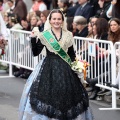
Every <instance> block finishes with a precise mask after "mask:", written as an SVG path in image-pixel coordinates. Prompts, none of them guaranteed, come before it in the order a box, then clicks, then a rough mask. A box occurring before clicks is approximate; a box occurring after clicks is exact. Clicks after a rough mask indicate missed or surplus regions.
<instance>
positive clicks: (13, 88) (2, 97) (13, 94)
mask: <svg viewBox="0 0 120 120" xmlns="http://www.w3.org/2000/svg"><path fill="white" fill-rule="evenodd" d="M2 75H3V74H2ZM0 76H1V74H0ZM24 84H25V80H24V79H20V78H14V77H13V78H0V120H18V106H19V101H20V97H21V94H22V90H23V87H24ZM90 105H91V107H92V110H93V114H94V117H95V120H120V110H119V111H115V110H114V111H100V110H99V109H98V108H101V107H102V108H103V107H110V106H111V104H110V103H105V102H100V101H90Z"/></svg>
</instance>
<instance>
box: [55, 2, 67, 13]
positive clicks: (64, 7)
mask: <svg viewBox="0 0 120 120" xmlns="http://www.w3.org/2000/svg"><path fill="white" fill-rule="evenodd" d="M57 4H58V8H59V9H60V10H61V11H62V12H63V13H64V14H65V15H66V12H67V9H68V7H69V2H68V0H58V2H57Z"/></svg>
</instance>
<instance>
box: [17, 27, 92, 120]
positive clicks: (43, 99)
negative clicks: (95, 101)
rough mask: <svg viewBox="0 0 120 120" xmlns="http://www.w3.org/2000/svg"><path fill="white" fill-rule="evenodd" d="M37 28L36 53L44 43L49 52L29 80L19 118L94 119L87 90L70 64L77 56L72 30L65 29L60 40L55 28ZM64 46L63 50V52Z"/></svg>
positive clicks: (35, 29) (45, 119)
mask: <svg viewBox="0 0 120 120" xmlns="http://www.w3.org/2000/svg"><path fill="white" fill-rule="evenodd" d="M33 31H34V34H36V36H37V38H35V37H34V38H31V47H32V52H33V55H34V56H37V55H38V54H40V52H41V50H42V49H43V47H44V46H45V47H46V51H47V55H46V57H45V58H44V59H43V60H42V61H40V63H38V65H37V66H36V68H35V69H34V71H33V72H32V74H31V75H30V76H29V78H28V80H27V83H26V85H25V88H24V90H23V94H22V98H21V101H20V107H19V111H20V114H19V119H20V120H93V116H92V114H91V110H90V108H89V100H88V95H87V92H86V90H85V88H84V86H83V85H82V83H81V82H80V80H79V78H78V76H77V74H76V73H74V71H73V70H72V69H71V67H70V65H69V63H70V62H71V61H74V60H75V53H74V50H73V36H72V33H71V32H69V31H67V30H65V29H62V37H61V39H60V41H57V39H56V37H55V36H54V33H53V32H52V30H51V29H47V30H45V31H44V32H42V33H40V32H39V31H38V28H34V29H33ZM46 33H47V34H46ZM48 34H49V35H48ZM51 38H52V39H51ZM36 39H37V40H36ZM47 39H49V41H47ZM49 42H51V43H49ZM54 42H55V45H56V44H58V46H57V47H56V48H54V45H52V43H54ZM50 44H51V45H50ZM59 45H60V46H59ZM55 49H56V50H55ZM61 49H62V50H63V51H62V52H61V53H59V51H61ZM64 52H66V55H65V53H64ZM67 55H69V56H70V58H71V61H70V59H69V56H67ZM67 57H68V58H67Z"/></svg>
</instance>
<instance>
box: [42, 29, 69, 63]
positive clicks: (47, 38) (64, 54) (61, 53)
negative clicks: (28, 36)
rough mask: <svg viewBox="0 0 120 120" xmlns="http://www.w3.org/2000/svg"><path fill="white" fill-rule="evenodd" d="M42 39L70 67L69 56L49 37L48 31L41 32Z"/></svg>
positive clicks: (51, 36)
mask: <svg viewBox="0 0 120 120" xmlns="http://www.w3.org/2000/svg"><path fill="white" fill-rule="evenodd" d="M42 35H43V37H44V38H45V40H46V41H47V42H48V43H49V45H50V46H51V47H52V48H53V49H54V51H56V52H57V53H58V55H59V56H60V57H61V58H62V59H63V60H65V61H66V62H67V63H68V64H69V65H71V59H70V57H69V55H68V54H67V53H66V52H65V51H64V50H63V49H62V48H61V46H60V45H59V43H58V42H57V40H56V39H55V38H54V37H53V35H51V33H50V32H49V31H44V32H42Z"/></svg>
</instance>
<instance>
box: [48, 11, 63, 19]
mask: <svg viewBox="0 0 120 120" xmlns="http://www.w3.org/2000/svg"><path fill="white" fill-rule="evenodd" d="M53 13H60V14H61V15H62V20H63V21H64V16H63V13H62V11H61V10H59V9H54V10H52V11H51V12H50V15H49V20H51V17H52V14H53Z"/></svg>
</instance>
